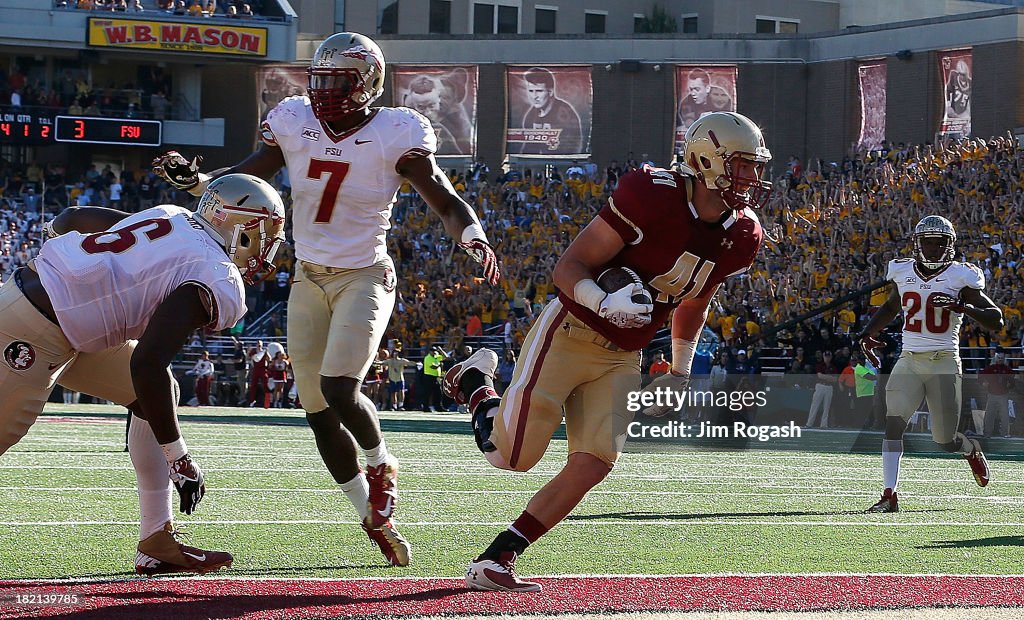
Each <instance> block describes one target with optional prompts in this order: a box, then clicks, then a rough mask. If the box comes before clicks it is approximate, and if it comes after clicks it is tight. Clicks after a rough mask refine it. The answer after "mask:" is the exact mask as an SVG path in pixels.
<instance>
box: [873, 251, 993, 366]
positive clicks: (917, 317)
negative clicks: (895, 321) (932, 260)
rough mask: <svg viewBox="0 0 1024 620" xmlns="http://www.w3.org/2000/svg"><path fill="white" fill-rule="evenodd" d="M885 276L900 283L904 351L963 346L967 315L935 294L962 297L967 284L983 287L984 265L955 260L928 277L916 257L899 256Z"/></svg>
mask: <svg viewBox="0 0 1024 620" xmlns="http://www.w3.org/2000/svg"><path fill="white" fill-rule="evenodd" d="M885 279H886V280H891V281H892V282H893V283H894V284H895V285H896V288H897V290H898V291H899V294H900V303H901V304H902V305H903V350H904V351H913V352H920V351H957V352H958V351H959V350H960V324H961V323H962V322H963V315H962V314H960V313H957V312H951V311H949V310H948V309H946V308H939V307H937V306H935V305H934V304H933V303H932V295H934V294H935V293H945V294H946V295H949V296H950V297H953V298H958V297H959V296H960V291H962V290H963V289H965V288H975V289H978V290H983V289H984V288H985V275H984V274H983V273H982V272H981V270H980V269H978V268H977V267H975V266H974V265H971V264H970V263H961V262H958V261H954V262H952V263H950V264H949V265H948V266H947V267H945V268H944V269H940V270H939V271H938V272H936V273H934V274H932V275H931V276H929V277H927V278H926V277H925V276H924V275H922V273H921V270H920V269H919V268H918V266H917V261H916V260H914V259H912V258H897V259H894V260H891V261H889V266H888V269H887V270H886V274H885Z"/></svg>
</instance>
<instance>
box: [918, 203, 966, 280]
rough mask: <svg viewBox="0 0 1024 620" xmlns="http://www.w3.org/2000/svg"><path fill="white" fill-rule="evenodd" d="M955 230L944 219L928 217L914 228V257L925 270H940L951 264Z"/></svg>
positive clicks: (933, 216)
mask: <svg viewBox="0 0 1024 620" xmlns="http://www.w3.org/2000/svg"><path fill="white" fill-rule="evenodd" d="M955 246H956V229H954V228H953V224H952V223H951V222H950V221H949V220H947V219H946V218H944V217H942V216H938V215H929V216H927V217H925V218H924V219H922V220H921V221H920V222H918V223H917V226H915V227H914V257H915V258H916V259H917V262H918V264H920V265H921V266H922V267H924V268H926V269H941V268H943V267H945V266H946V265H948V264H950V263H952V262H953V258H954V253H955V250H954V247H955Z"/></svg>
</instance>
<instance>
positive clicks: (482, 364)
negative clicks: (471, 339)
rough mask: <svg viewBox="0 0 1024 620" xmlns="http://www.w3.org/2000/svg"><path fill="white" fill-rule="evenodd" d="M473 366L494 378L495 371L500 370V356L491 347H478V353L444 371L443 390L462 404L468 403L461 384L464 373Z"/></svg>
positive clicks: (446, 394)
mask: <svg viewBox="0 0 1024 620" xmlns="http://www.w3.org/2000/svg"><path fill="white" fill-rule="evenodd" d="M471 368H475V369H476V370H479V371H480V372H482V373H483V374H484V376H487V377H491V378H494V373H496V372H497V371H498V356H497V354H496V353H495V352H494V351H491V350H490V349H477V350H476V353H473V355H470V356H469V357H468V358H466V359H465V360H463V361H461V362H459V363H458V364H456V365H454V366H452V367H451V368H449V369H448V372H446V373H444V379H442V380H441V391H442V392H444V395H445V396H447V397H448V398H451V399H453V400H454V401H455V402H456V403H458V404H460V405H465V404H466V395H465V394H464V393H463V392H462V385H461V382H462V375H463V374H464V373H465V372H466V371H467V370H469V369H471Z"/></svg>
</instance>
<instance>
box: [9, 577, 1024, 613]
mask: <svg viewBox="0 0 1024 620" xmlns="http://www.w3.org/2000/svg"><path fill="white" fill-rule="evenodd" d="M537 581H539V582H541V583H542V584H543V585H544V590H543V591H542V592H539V593H536V594H499V593H492V592H470V591H468V590H466V589H465V587H464V586H463V582H462V580H461V579H382V580H377V579H366V580H362V579H358V580H322V581H321V580H288V579H285V580H274V581H261V580H245V579H161V580H145V579H133V580H129V581H117V582H102V583H60V584H54V583H45V582H30V581H0V617H3V618H19V617H46V618H56V617H72V616H73V617H74V618H97V619H99V618H103V619H115V620H116V619H120V618H124V619H127V618H145V619H146V620H159V619H162V618H168V619H171V618H173V619H175V620H178V619H180V618H195V617H203V618H207V617H216V618H252V619H266V618H324V617H328V618H330V617H352V616H356V617H372V618H383V617H402V616H418V615H459V614H487V613H500V612H506V613H564V612H583V613H586V612H629V611H661V610H673V611H746V610H755V611H757V610H763V611H809V610H842V609H890V608H899V607H943V606H956V607H972V606H1022V605H1024V577H968V576H934V577H931V576H914V577H901V576H752V577H735V576H730V577H726V576H707V577H703V576H694V577H612V578H608V577H566V578H547V579H538V580H537ZM18 594H22V595H24V594H36V595H45V594H50V595H52V594H76V595H78V597H79V600H80V601H81V602H80V603H79V604H78V605H75V606H63V607H52V606H40V605H37V604H19V603H18V602H17V600H16V595H18Z"/></svg>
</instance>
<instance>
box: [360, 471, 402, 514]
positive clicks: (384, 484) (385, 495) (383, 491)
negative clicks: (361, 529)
mask: <svg viewBox="0 0 1024 620" xmlns="http://www.w3.org/2000/svg"><path fill="white" fill-rule="evenodd" d="M366 482H367V483H368V484H369V486H370V492H369V497H368V499H367V502H366V518H365V519H363V523H365V524H366V526H367V527H368V528H370V529H371V530H375V529H377V528H379V527H381V526H382V525H384V524H385V523H387V522H388V519H390V518H391V516H392V515H393V514H395V504H396V503H397V502H398V460H397V459H396V458H395V457H393V456H388V460H387V461H385V462H384V463H382V464H380V465H377V466H370V465H367V466H366Z"/></svg>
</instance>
